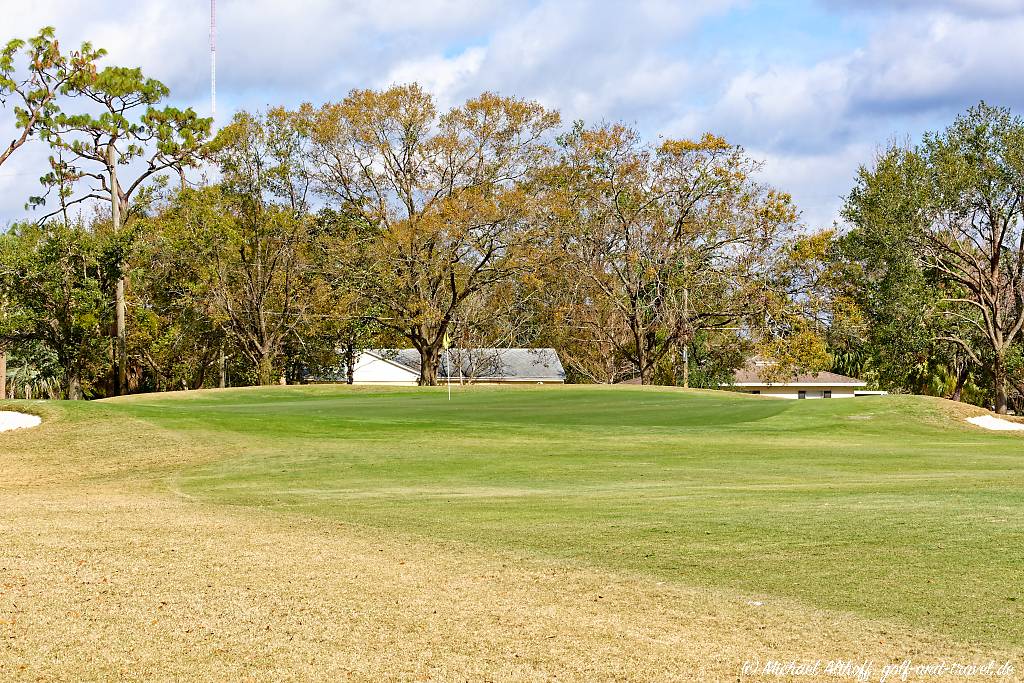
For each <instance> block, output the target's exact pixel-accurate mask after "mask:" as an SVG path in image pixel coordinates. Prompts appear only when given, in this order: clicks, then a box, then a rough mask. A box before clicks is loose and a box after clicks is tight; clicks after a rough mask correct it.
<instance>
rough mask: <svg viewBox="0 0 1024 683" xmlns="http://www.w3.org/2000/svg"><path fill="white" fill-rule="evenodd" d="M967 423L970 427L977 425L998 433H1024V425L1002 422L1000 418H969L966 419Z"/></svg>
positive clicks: (985, 416)
mask: <svg viewBox="0 0 1024 683" xmlns="http://www.w3.org/2000/svg"><path fill="white" fill-rule="evenodd" d="M967 421H968V422H970V423H971V424H972V425H978V426H979V427H984V428H985V429H994V430H996V431H1000V432H1010V431H1018V430H1020V431H1024V424H1022V423H1020V422H1010V421H1009V420H1004V419H1003V418H1001V417H992V416H991V415H979V416H978V417H969V418H967Z"/></svg>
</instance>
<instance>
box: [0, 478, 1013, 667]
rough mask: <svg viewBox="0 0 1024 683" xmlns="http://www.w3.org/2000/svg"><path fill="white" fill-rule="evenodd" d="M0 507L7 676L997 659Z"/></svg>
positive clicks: (486, 566) (609, 578)
mask: <svg viewBox="0 0 1024 683" xmlns="http://www.w3.org/2000/svg"><path fill="white" fill-rule="evenodd" d="M0 520H2V529H3V532H2V534H0V541H2V547H3V552H2V555H0V567H2V569H0V588H2V590H0V675H2V676H3V677H5V678H19V679H24V680H72V679H77V680H110V679H130V680H153V679H191V680H254V681H277V680H339V679H345V678H351V679H355V680H445V681H447V680H499V681H501V680H578V681H588V680H737V678H738V674H739V672H740V667H741V664H742V661H743V660H744V659H746V658H748V657H752V656H756V657H760V658H761V659H762V660H765V659H767V658H769V657H773V656H774V657H778V658H783V659H789V658H793V657H805V658H819V657H824V658H831V657H848V658H857V659H864V658H867V659H874V660H876V661H877V662H882V661H886V662H888V661H890V660H899V659H902V658H904V657H911V658H913V659H914V660H918V661H925V660H932V659H938V658H941V657H946V658H951V659H960V660H963V659H983V658H988V657H995V656H997V653H993V652H978V651H975V650H973V649H971V648H968V647H964V646H957V645H955V644H952V643H948V642H943V641H942V640H940V639H937V638H933V637H928V636H926V635H923V634H914V633H908V632H901V631H895V630H892V629H887V628H885V627H882V626H879V625H876V624H872V623H869V622H866V621H864V620H861V619H855V618H852V617H848V616H843V615H835V614H827V613H821V612H812V611H808V610H804V609H800V608H797V607H794V606H793V605H787V604H784V603H778V604H777V603H774V602H772V601H771V600H770V599H769V600H767V601H766V603H767V604H764V605H762V606H753V605H750V604H748V600H747V599H744V598H743V597H741V596H728V595H722V594H718V593H714V592H710V591H702V590H687V589H682V588H678V587H672V586H667V585H657V584H656V583H654V582H650V581H645V580H641V579H638V578H635V577H629V576H619V575H614V574H610V573H604V572H597V571H586V570H579V569H575V570H574V569H569V568H565V567H560V566H557V565H554V564H550V563H543V562H537V561H528V560H524V559H522V558H515V557H512V556H509V557H494V556H487V555H483V554H481V553H479V552H476V551H474V550H471V549H467V548H464V547H459V546H455V545H450V544H449V545H444V546H437V545H424V544H423V543H422V542H416V541H411V540H409V539H403V538H382V537H380V535H379V534H377V533H376V532H371V531H369V530H365V529H359V528H354V527H351V526H342V525H336V524H329V523H325V522H321V521H316V520H310V519H301V518H287V517H285V518H282V517H278V516H272V515H270V514H266V513H262V512H253V511H248V510H225V509H209V508H205V507H201V506H198V505H197V504H194V503H192V502H190V501H185V500H176V499H173V498H170V497H164V496H148V495H142V494H139V495H129V496H125V495H119V494H116V493H95V494H86V493H73V494H72V493H66V494H63V495H51V496H47V495H39V494H35V495H9V494H8V495H4V496H3V511H2V513H0ZM1003 657H1004V658H1005V657H1010V658H1012V655H1008V654H1006V653H1003ZM744 680H756V679H755V678H754V677H745V678H744Z"/></svg>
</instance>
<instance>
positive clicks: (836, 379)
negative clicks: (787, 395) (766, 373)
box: [733, 362, 867, 386]
mask: <svg viewBox="0 0 1024 683" xmlns="http://www.w3.org/2000/svg"><path fill="white" fill-rule="evenodd" d="M763 369H766V368H765V367H764V365H763V363H758V362H751V363H748V364H747V366H746V367H743V368H740V369H739V370H737V371H736V374H735V375H734V376H733V382H735V383H736V384H755V385H761V384H771V385H774V386H786V385H790V384H822V385H845V384H849V385H853V386H866V385H867V382H864V381H862V380H859V379H857V378H855V377H847V376H846V375H840V374H838V373H835V372H798V373H796V374H793V375H790V376H788V377H783V378H780V379H778V380H776V381H774V382H765V381H764V378H763V377H761V371H762V370H763Z"/></svg>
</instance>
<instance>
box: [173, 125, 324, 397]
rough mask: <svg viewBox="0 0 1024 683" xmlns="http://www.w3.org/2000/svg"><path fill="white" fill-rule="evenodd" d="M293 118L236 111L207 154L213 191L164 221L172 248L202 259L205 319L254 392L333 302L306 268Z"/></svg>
mask: <svg viewBox="0 0 1024 683" xmlns="http://www.w3.org/2000/svg"><path fill="white" fill-rule="evenodd" d="M297 123H299V119H298V118H297V117H296V116H294V115H293V114H290V113H289V112H286V111H285V110H283V109H279V108H278V109H272V110H270V111H268V112H267V113H266V114H265V115H254V114H250V113H246V112H242V113H240V114H238V115H236V116H235V118H234V120H233V121H232V123H231V124H230V125H228V126H226V127H225V128H224V129H222V130H221V131H220V133H219V134H218V136H217V139H216V140H215V141H214V143H213V144H212V146H211V152H212V155H213V158H214V159H215V160H216V162H217V163H218V164H219V166H220V169H221V172H222V174H223V180H222V183H221V185H220V186H218V187H213V188H207V189H204V190H202V191H200V192H192V191H186V192H184V193H183V194H182V197H181V198H180V200H179V202H178V204H177V206H175V207H174V208H173V210H172V212H171V214H169V216H168V218H169V219H172V220H173V221H175V222H176V223H177V225H178V227H177V231H178V236H177V241H178V244H179V245H180V246H181V247H182V248H185V249H195V250H196V251H197V252H198V253H200V254H202V255H203V258H204V260H205V263H206V266H205V268H204V269H203V271H204V272H203V278H204V282H205V288H206V291H207V292H208V296H209V298H210V303H211V306H212V309H213V314H214V315H215V316H216V318H217V319H218V320H219V324H220V325H221V326H222V327H223V329H224V330H225V332H226V333H227V335H228V336H229V337H230V338H231V339H232V340H233V341H234V342H235V345H236V348H237V350H238V351H239V352H240V353H241V354H242V355H243V356H244V357H245V358H246V359H248V360H249V361H250V363H251V367H252V368H253V369H254V371H255V372H254V374H255V377H256V379H257V381H258V382H259V383H260V384H270V383H272V382H273V381H274V379H275V377H280V376H282V375H283V374H284V365H285V362H286V360H287V359H286V358H284V356H285V355H286V352H287V351H288V350H289V348H290V346H291V345H293V344H302V343H303V342H304V339H303V337H302V335H301V334H300V333H301V331H302V330H303V329H304V328H306V327H308V326H310V324H311V320H312V319H314V318H315V317H317V316H325V317H329V316H331V314H332V312H333V307H334V306H335V305H336V304H337V305H340V303H341V302H338V301H335V300H334V299H332V297H331V296H330V294H331V291H330V288H329V287H328V285H327V283H326V281H325V278H324V277H323V276H322V274H321V268H319V267H318V266H319V264H314V263H313V262H312V260H311V255H312V237H311V227H312V226H313V218H312V216H310V215H309V213H308V204H307V201H306V196H307V194H308V188H309V184H310V179H309V177H308V174H307V172H306V170H305V154H304V152H303V149H302V144H303V141H304V139H305V138H304V135H303V134H302V130H301V126H297Z"/></svg>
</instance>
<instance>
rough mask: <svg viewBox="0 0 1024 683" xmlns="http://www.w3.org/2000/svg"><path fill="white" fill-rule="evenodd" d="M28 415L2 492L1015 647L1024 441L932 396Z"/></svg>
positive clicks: (891, 648) (283, 406)
mask: <svg viewBox="0 0 1024 683" xmlns="http://www.w3.org/2000/svg"><path fill="white" fill-rule="evenodd" d="M12 405H13V404H12ZM24 405H25V404H24V403H22V406H24ZM32 407H33V408H38V410H39V411H41V412H42V414H43V416H44V420H46V422H45V423H44V426H43V427H41V428H39V429H38V430H37V431H36V433H30V432H29V431H25V432H20V433H18V434H17V435H16V436H14V437H13V438H12V439H10V440H9V441H10V443H12V444H16V446H17V448H15V449H14V450H15V455H14V456H13V457H14V460H15V462H14V466H12V467H6V466H5V467H6V474H4V475H3V478H2V479H0V482H2V484H3V492H4V494H5V495H6V496H7V497H13V496H14V495H15V492H18V494H19V495H22V497H24V495H27V494H28V493H31V494H33V495H40V494H41V493H44V492H47V491H58V490H59V491H61V492H62V493H61V495H63V496H65V498H64V499H65V500H66V496H69V495H71V494H70V493H68V492H70V491H83V490H90V489H91V490H93V491H94V492H95V491H109V492H117V494H118V495H123V494H129V493H131V494H133V495H138V496H145V497H153V496H155V497H156V499H157V500H168V501H175V502H174V504H175V505H184V506H185V508H184V509H186V510H187V509H189V508H191V509H193V510H194V511H195V513H194V514H196V515H199V516H200V517H201V516H202V515H207V514H208V515H213V514H225V515H229V516H231V517H232V518H236V519H237V518H245V517H246V516H249V517H250V518H253V519H259V520H264V522H266V523H273V524H278V523H279V524H285V525H288V527H289V528H290V529H292V530H293V531H292V533H293V534H297V536H296V537H295V539H293V540H295V541H296V542H297V543H300V544H301V540H302V533H303V532H302V531H301V529H302V528H303V527H304V526H305V527H308V528H309V529H310V532H309V533H310V534H311V538H312V536H316V535H318V534H323V533H342V532H341V531H336V530H337V529H342V530H350V531H351V533H355V534H357V535H362V536H364V537H366V536H367V535H368V536H369V537H373V538H379V539H398V541H399V542H401V543H408V544H411V547H414V548H418V549H421V550H422V549H429V548H431V547H435V548H437V549H438V552H439V553H441V554H442V555H444V556H445V557H451V554H452V553H453V552H454V553H455V554H456V555H458V554H459V553H462V552H466V553H469V554H471V555H473V554H475V555H473V556H475V557H476V556H479V557H482V558H485V559H486V558H493V559H494V561H495V562H499V563H501V566H502V567H504V568H505V570H507V568H508V566H509V563H510V562H511V563H512V565H513V566H515V564H516V563H523V564H524V567H527V566H532V565H530V563H540V564H539V565H538V566H544V567H558V568H561V569H562V570H564V571H568V572H581V573H582V575H588V574H587V573H588V572H591V573H592V572H603V573H605V574H604V575H606V576H615V577H619V578H618V579H616V580H628V581H630V582H636V585H637V586H641V585H642V586H647V587H650V589H651V590H676V589H678V590H682V591H698V592H699V591H705V593H703V594H704V595H708V596H719V597H721V596H725V599H727V600H735V601H739V602H738V604H741V605H764V606H765V607H764V609H766V610H769V611H770V612H771V613H772V614H774V615H776V616H778V615H786V614H789V615H790V617H791V623H789V624H788V625H787V628H792V629H795V631H794V632H795V633H797V634H799V633H801V631H803V632H804V633H805V635H806V639H807V640H806V642H807V643H811V644H813V643H814V642H815V639H816V638H818V637H820V636H821V632H822V631H821V627H820V626H819V627H813V626H811V625H810V622H809V621H808V620H810V619H811V618H812V617H813V618H814V619H821V618H823V617H822V616H821V615H826V616H825V617H824V619H825V621H826V622H828V621H829V620H833V623H840V621H835V620H843V619H852V620H853V622H852V623H855V624H858V626H849V627H848V628H847V631H846V635H848V636H849V637H850V639H851V640H856V639H857V638H858V637H859V636H857V635H856V634H857V633H858V629H863V628H881V629H883V630H886V632H888V633H890V636H889V638H890V640H888V642H886V640H885V638H883V639H881V641H880V644H881V645H882V646H883V648H882V652H883V653H885V654H887V655H891V656H892V657H893V658H894V659H898V658H899V657H900V655H901V654H909V653H910V652H917V653H920V652H926V653H927V652H939V651H941V652H943V653H952V655H956V654H958V653H969V652H981V653H996V652H999V653H1006V652H1010V653H1020V652H1021V650H1022V648H1024V629H1022V628H1021V626H1020V624H1021V623H1022V622H1024V592H1022V590H1024V589H1022V586H1024V543H1022V541H1024V514H1022V513H1024V438H1021V437H1020V436H1019V435H1014V434H996V433H988V432H985V431H983V430H981V429H978V428H974V427H971V426H968V425H965V424H963V422H962V420H961V419H960V417H959V416H958V415H957V414H956V413H955V412H954V410H955V408H954V407H953V404H948V403H946V402H942V401H939V400H932V399H923V398H917V397H872V398H865V399H856V400H846V401H841V400H834V401H781V400H772V399H763V398H758V397H750V396H745V395H740V394H731V393H725V392H699V391H692V392H684V391H680V390H672V389H651V388H640V387H636V388H624V387H553V388H540V387H538V388H490V387H472V388H468V387H467V388H461V387H460V388H457V389H456V390H455V391H454V392H453V399H452V400H451V401H450V402H449V401H448V400H447V396H446V394H445V393H444V390H443V389H416V388H410V389H379V388H348V387H335V386H310V387H297V388H292V387H281V388H278V387H275V388H266V389H245V390H228V391H209V392H193V393H184V394H169V395H145V396H138V397H129V398H125V399H117V400H112V401H105V402H100V403H91V404H84V403H76V404H71V403H68V404H36V405H34V406H32ZM116 424H121V425H124V426H125V427H126V429H127V431H128V433H126V434H125V435H123V436H113V435H114V434H115V432H114V431H113V429H112V425H116ZM0 438H7V437H6V436H3V437H0ZM147 499H149V498H147ZM88 500H89V496H88V495H83V497H82V498H81V501H80V502H82V503H83V504H84V503H85V502H87V501H88ZM22 504H24V503H22ZM338 523H341V524H342V525H343V526H341V527H338V526H336V525H337V524H338ZM324 525H327V526H326V527H324ZM332 525H334V526H332ZM324 528H328V529H334V530H335V531H332V532H325V531H323V529H324ZM314 530H315V531H314ZM350 531H344V533H350ZM310 543H311V544H312V543H313V541H310ZM453 549H454V550H453ZM460 549H463V550H460ZM109 552H116V548H108V553H109ZM381 552H384V551H383V550H382V551H381ZM410 552H412V551H410ZM427 552H428V554H429V550H428V551H427ZM244 557H245V555H243V558H244ZM222 560H223V562H225V563H227V564H229V565H230V563H231V562H232V561H233V560H232V559H231V558H227V557H225V558H222ZM449 561H450V560H449ZM439 562H440V560H439ZM433 570H434V571H441V572H442V573H443V572H444V567H443V566H441V567H437V566H435V567H433ZM452 571H457V570H454V569H453V570H452ZM524 571H529V570H525V569H524ZM623 577H625V578H623ZM631 585H632V584H631ZM658 587H662V588H658ZM363 590H365V591H370V592H373V591H374V586H364V587H363ZM645 590H646V589H645ZM570 592H571V591H570ZM698 594H700V593H698ZM328 597H329V596H328ZM563 597H565V596H564V595H563ZM581 599H582V598H581ZM594 599H595V600H599V599H601V598H594ZM586 600H590V598H586ZM2 608H3V603H2V602H0V609H2ZM814 615H817V616H814ZM0 616H2V615H0ZM772 618H773V619H774V618H776V617H772ZM783 618H784V617H779V619H783ZM776 626H778V625H777V624H776ZM892 634H896V635H892ZM900 634H902V635H900ZM901 638H903V639H904V640H902V641H901ZM769 640H770V639H769ZM922 642H924V643H932V646H930V647H931V649H930V650H929V648H926V647H923V646H922V645H921V643H922ZM936 643H937V645H936ZM761 645H762V646H763V645H764V644H763V643H761ZM776 645H778V643H776ZM583 647H585V638H584V644H583ZM744 647H748V648H752V647H754V643H753V642H747V643H746V645H744V644H743V641H740V645H738V646H737V648H736V651H735V652H733V653H732V654H733V655H734V659H733V660H732V661H722V662H721V669H720V671H724V672H726V673H728V672H729V671H733V672H735V671H736V670H738V666H739V662H740V660H741V658H742V656H746V655H745V654H744V653H743V652H741V650H743V648H744ZM804 651H805V650H804ZM2 653H3V650H0V656H2ZM747 654H751V653H749V652H748V653H747ZM822 654H824V653H822ZM847 654H850V655H855V654H856V653H855V652H847ZM726 658H727V656H726ZM520 673H522V672H520ZM591 673H592V674H594V675H597V674H596V673H595V672H591ZM521 677H524V676H521ZM525 677H528V676H525ZM598 677H600V676H598ZM655 677H656V676H655ZM540 678H544V676H540Z"/></svg>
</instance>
